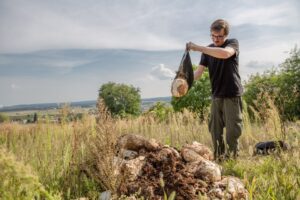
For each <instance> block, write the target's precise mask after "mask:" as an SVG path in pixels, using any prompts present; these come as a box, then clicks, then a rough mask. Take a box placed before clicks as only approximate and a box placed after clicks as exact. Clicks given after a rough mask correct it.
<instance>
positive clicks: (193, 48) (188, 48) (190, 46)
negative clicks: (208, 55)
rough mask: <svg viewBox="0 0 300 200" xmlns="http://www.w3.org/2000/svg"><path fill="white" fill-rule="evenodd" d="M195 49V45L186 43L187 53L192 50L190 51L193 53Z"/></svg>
mask: <svg viewBox="0 0 300 200" xmlns="http://www.w3.org/2000/svg"><path fill="white" fill-rule="evenodd" d="M195 47H196V44H194V43H192V42H188V43H186V49H187V50H188V51H190V50H192V51H195Z"/></svg>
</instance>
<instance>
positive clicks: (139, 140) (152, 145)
mask: <svg viewBox="0 0 300 200" xmlns="http://www.w3.org/2000/svg"><path fill="white" fill-rule="evenodd" d="M116 146H117V149H118V150H119V151H120V149H127V150H131V151H139V150H140V149H143V148H144V149H146V150H147V151H155V150H157V149H158V148H159V147H160V144H159V143H157V142H156V141H155V140H154V139H151V140H149V141H148V140H146V139H145V138H143V137H142V136H139V135H132V134H126V135H123V136H121V137H119V139H118V141H117V145H116Z"/></svg>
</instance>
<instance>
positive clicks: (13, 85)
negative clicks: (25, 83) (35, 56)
mask: <svg viewBox="0 0 300 200" xmlns="http://www.w3.org/2000/svg"><path fill="white" fill-rule="evenodd" d="M10 87H11V89H13V90H16V89H19V88H20V86H19V85H16V84H15V83H12V84H11V85H10Z"/></svg>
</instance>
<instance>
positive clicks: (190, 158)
mask: <svg viewBox="0 0 300 200" xmlns="http://www.w3.org/2000/svg"><path fill="white" fill-rule="evenodd" d="M181 156H182V158H183V159H184V160H185V161H186V162H195V161H198V160H204V158H203V157H202V156H200V155H199V154H198V153H196V152H195V151H194V150H192V149H189V148H183V149H181Z"/></svg>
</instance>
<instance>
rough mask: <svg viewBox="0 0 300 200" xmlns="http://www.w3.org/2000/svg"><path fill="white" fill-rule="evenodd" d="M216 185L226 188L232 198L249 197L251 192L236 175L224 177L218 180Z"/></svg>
mask: <svg viewBox="0 0 300 200" xmlns="http://www.w3.org/2000/svg"><path fill="white" fill-rule="evenodd" d="M215 185H216V186H217V187H219V188H225V191H227V192H228V193H229V194H231V196H232V199H248V198H249V197H248V196H249V194H248V191H247V190H246V189H245V185H244V184H243V182H242V181H241V180H240V179H239V178H236V177H232V176H228V177H225V178H223V179H222V180H221V181H219V182H216V183H215Z"/></svg>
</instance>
